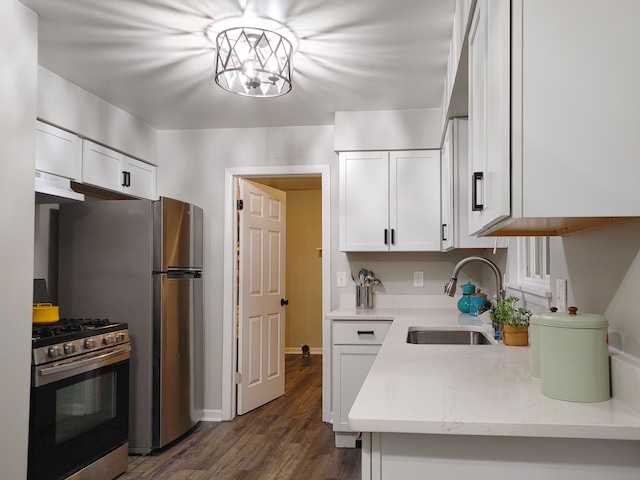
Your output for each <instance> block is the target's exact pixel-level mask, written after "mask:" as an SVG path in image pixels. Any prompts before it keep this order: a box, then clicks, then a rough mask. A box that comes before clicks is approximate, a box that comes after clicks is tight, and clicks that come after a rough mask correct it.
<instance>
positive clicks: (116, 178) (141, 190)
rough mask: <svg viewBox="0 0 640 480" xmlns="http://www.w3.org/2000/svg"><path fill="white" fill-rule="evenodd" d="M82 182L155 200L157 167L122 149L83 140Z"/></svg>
mask: <svg viewBox="0 0 640 480" xmlns="http://www.w3.org/2000/svg"><path fill="white" fill-rule="evenodd" d="M82 162H83V168H82V182H83V183H86V184H90V185H95V186H97V187H101V188H105V189H108V190H113V191H114V192H120V193H125V194H127V195H131V196H134V197H140V198H148V199H151V200H155V199H156V198H157V196H156V167H155V166H153V165H149V164H147V163H144V162H141V161H139V160H135V159H133V158H130V157H127V156H126V155H123V154H122V153H120V152H116V151H114V150H111V149H110V148H106V147H103V146H102V145H98V144H96V143H93V142H91V141H89V140H83V149H82Z"/></svg>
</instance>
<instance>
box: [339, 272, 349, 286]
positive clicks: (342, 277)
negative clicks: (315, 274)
mask: <svg viewBox="0 0 640 480" xmlns="http://www.w3.org/2000/svg"><path fill="white" fill-rule="evenodd" d="M336 277H337V279H336V284H337V286H338V287H346V286H347V272H337V274H336Z"/></svg>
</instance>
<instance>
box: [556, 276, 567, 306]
mask: <svg viewBox="0 0 640 480" xmlns="http://www.w3.org/2000/svg"><path fill="white" fill-rule="evenodd" d="M556 307H557V309H558V311H559V312H566V311H567V281H566V280H564V279H562V278H556Z"/></svg>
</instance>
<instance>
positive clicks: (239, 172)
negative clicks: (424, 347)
mask: <svg viewBox="0 0 640 480" xmlns="http://www.w3.org/2000/svg"><path fill="white" fill-rule="evenodd" d="M294 176H320V177H321V182H322V349H323V355H322V420H323V421H325V422H329V421H331V358H330V357H331V355H328V354H327V352H328V351H329V349H330V346H331V329H330V326H329V324H328V320H327V318H326V315H327V314H328V313H329V311H330V310H331V167H330V166H329V165H291V166H280V167H277V166H273V167H238V168H226V169H225V178H224V189H225V205H224V256H223V257H224V261H223V300H222V318H223V322H222V412H221V416H222V420H231V419H233V418H234V417H235V416H236V388H235V387H236V384H235V371H236V362H235V358H236V354H237V346H236V342H235V317H236V307H235V306H236V304H237V289H236V285H237V281H238V278H237V272H236V268H235V265H236V258H237V246H236V236H237V225H238V216H237V215H236V200H237V192H236V185H237V180H238V178H245V179H251V178H260V177H294Z"/></svg>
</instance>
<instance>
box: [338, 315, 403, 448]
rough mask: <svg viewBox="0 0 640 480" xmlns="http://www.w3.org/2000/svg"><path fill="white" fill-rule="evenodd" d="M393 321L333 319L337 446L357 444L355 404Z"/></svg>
mask: <svg viewBox="0 0 640 480" xmlns="http://www.w3.org/2000/svg"><path fill="white" fill-rule="evenodd" d="M390 325H391V321H390V320H377V321H370V322H363V321H356V320H334V321H333V322H332V337H333V344H332V357H331V358H332V370H331V377H332V385H331V387H332V406H333V431H334V432H336V433H335V435H336V447H354V446H355V441H356V437H357V436H358V432H353V431H352V430H351V429H350V428H349V422H348V415H349V410H351V406H352V405H353V402H354V401H355V399H356V396H357V395H358V392H359V391H360V387H362V384H363V383H364V379H365V378H366V376H367V374H368V373H369V369H370V368H371V365H372V364H373V361H374V360H375V358H376V355H377V354H378V350H380V345H381V344H382V341H383V340H384V337H385V336H386V334H387V331H388V330H389V327H390Z"/></svg>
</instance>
